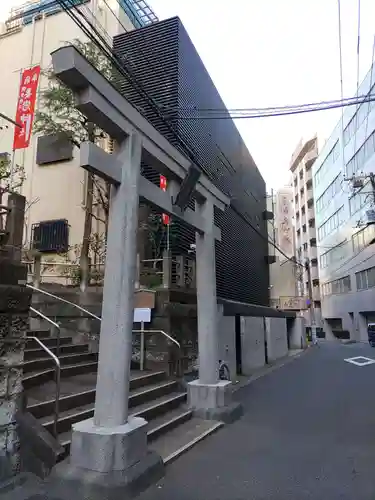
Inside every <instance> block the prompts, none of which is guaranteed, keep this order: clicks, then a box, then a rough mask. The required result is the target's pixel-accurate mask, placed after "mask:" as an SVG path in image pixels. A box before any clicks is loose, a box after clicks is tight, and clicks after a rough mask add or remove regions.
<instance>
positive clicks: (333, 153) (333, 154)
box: [315, 140, 339, 185]
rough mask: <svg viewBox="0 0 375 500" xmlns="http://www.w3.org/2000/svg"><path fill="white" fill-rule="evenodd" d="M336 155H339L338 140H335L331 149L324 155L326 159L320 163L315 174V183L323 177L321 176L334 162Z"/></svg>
mask: <svg viewBox="0 0 375 500" xmlns="http://www.w3.org/2000/svg"><path fill="white" fill-rule="evenodd" d="M338 157H339V141H338V140H337V141H336V143H335V145H334V146H333V148H332V149H331V151H330V152H329V153H328V155H327V156H326V159H325V160H324V161H323V163H322V164H321V166H320V168H319V170H318V171H317V172H316V174H315V184H316V185H318V184H319V182H320V181H321V180H322V179H323V177H324V176H325V175H326V173H327V172H328V170H329V169H330V168H331V167H332V165H333V164H334V163H335V161H336V160H337V158H338Z"/></svg>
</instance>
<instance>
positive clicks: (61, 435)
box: [23, 331, 223, 464]
mask: <svg viewBox="0 0 375 500" xmlns="http://www.w3.org/2000/svg"><path fill="white" fill-rule="evenodd" d="M30 335H34V336H37V337H38V338H39V339H40V340H41V341H42V342H43V343H44V344H45V345H46V346H47V347H48V348H49V349H51V351H52V352H56V342H57V340H56V338H53V337H51V336H50V334H49V332H45V331H32V332H30ZM59 358H60V362H61V390H60V398H59V419H58V425H57V430H58V439H59V443H60V444H61V446H62V449H63V451H62V453H61V454H60V455H59V457H58V460H59V461H60V460H63V459H64V458H66V457H67V456H68V454H69V450H70V442H71V427H72V425H73V424H74V423H76V422H79V421H81V420H85V419H88V418H91V417H92V416H93V414H94V401H95V386H96V373H97V362H98V355H97V354H96V353H91V352H89V345H88V344H74V342H73V337H71V336H63V337H62V338H61V339H60V357H59ZM54 376H55V368H54V364H53V361H52V359H51V358H50V357H48V355H47V353H45V351H43V350H42V349H41V348H40V346H39V345H38V344H37V343H36V342H34V341H29V342H28V344H27V347H26V351H25V365H24V378H23V384H24V390H25V394H26V396H27V409H28V411H29V412H30V413H31V414H32V415H33V416H34V417H35V418H36V419H38V421H39V423H40V424H42V426H43V427H44V428H45V429H46V430H47V431H48V432H50V433H52V432H53V425H54V411H55V390H56V385H55V382H54ZM186 399H187V393H186V390H185V389H184V387H183V385H182V384H181V383H180V382H179V381H178V380H175V379H171V378H168V376H167V374H166V373H165V372H164V371H153V372H149V371H143V372H141V371H137V370H132V371H131V381H130V396H129V408H130V414H131V415H133V416H138V417H143V418H145V419H146V420H147V421H148V423H149V425H148V440H149V443H150V448H152V449H154V450H155V451H156V452H158V453H159V454H160V455H161V457H162V458H163V460H164V462H165V463H166V464H168V463H170V462H171V461H172V460H174V459H175V458H177V457H178V456H180V455H181V454H182V453H183V452H185V451H187V450H188V449H190V448H191V447H192V446H193V445H195V444H196V443H198V442H199V441H200V440H201V439H203V438H205V437H206V436H208V435H210V434H212V433H213V432H215V431H216V430H217V429H219V428H220V427H221V426H222V425H223V424H222V423H221V422H212V421H205V420H201V419H198V418H195V417H194V416H193V414H192V411H191V410H189V409H188V408H187V406H186Z"/></svg>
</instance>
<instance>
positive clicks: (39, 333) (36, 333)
mask: <svg viewBox="0 0 375 500" xmlns="http://www.w3.org/2000/svg"><path fill="white" fill-rule="evenodd" d="M50 335H51V331H50V330H42V329H40V330H28V331H27V336H29V337H37V338H38V339H42V338H46V337H49V336H50Z"/></svg>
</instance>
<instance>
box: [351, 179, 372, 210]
mask: <svg viewBox="0 0 375 500" xmlns="http://www.w3.org/2000/svg"><path fill="white" fill-rule="evenodd" d="M369 186H370V183H369V182H367V183H366V184H365V185H364V186H363V188H362V189H361V191H359V192H358V193H356V194H354V195H353V196H352V197H351V198H350V199H349V209H350V215H354V214H355V213H357V212H358V211H359V210H361V209H362V208H365V207H366V206H367V205H368V204H369V203H370V202H371V196H369V195H370V194H371V195H372V191H371V193H369Z"/></svg>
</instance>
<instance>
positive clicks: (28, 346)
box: [26, 332, 73, 350]
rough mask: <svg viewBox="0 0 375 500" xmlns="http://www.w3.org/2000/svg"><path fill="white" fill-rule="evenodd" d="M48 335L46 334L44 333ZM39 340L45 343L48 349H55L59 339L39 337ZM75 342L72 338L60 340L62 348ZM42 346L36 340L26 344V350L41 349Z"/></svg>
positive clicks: (48, 336)
mask: <svg viewBox="0 0 375 500" xmlns="http://www.w3.org/2000/svg"><path fill="white" fill-rule="evenodd" d="M44 333H46V332H44ZM38 338H39V340H41V341H42V342H43V344H44V345H45V346H46V347H48V348H49V347H54V346H56V345H57V338H56V337H51V336H50V335H48V334H47V335H46V336H43V337H38ZM72 342H73V338H72V337H61V338H60V346H62V345H66V344H71V343H72ZM39 348H40V346H39V344H38V343H37V342H35V340H29V341H28V342H27V344H26V350H28V349H39Z"/></svg>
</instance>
